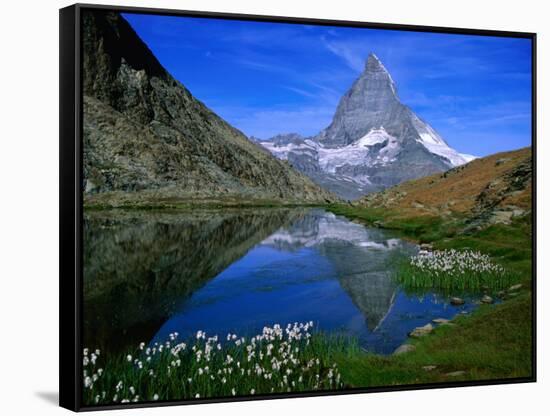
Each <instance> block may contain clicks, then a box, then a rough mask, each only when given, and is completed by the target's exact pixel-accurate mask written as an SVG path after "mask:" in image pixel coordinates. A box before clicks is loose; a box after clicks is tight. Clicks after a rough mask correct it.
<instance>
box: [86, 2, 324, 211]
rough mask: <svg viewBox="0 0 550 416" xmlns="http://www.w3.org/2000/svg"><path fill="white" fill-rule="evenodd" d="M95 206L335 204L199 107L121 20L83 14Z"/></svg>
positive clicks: (89, 180) (89, 193) (89, 178)
mask: <svg viewBox="0 0 550 416" xmlns="http://www.w3.org/2000/svg"><path fill="white" fill-rule="evenodd" d="M82 19H83V25H82V27H83V37H82V43H83V54H82V55H83V95H84V106H83V107H84V108H83V111H84V117H83V132H84V137H83V141H84V146H83V153H84V157H83V164H84V166H83V171H84V200H85V203H89V204H107V205H119V204H125V203H132V204H133V203H151V202H154V203H166V202H173V201H181V200H185V201H189V200H193V199H212V198H215V199H217V200H218V201H223V200H233V201H240V200H261V199H264V200H276V201H284V202H299V203H301V202H325V201H327V200H328V201H330V200H334V197H333V196H332V195H331V194H329V193H328V192H326V191H324V190H322V189H321V188H320V187H319V186H317V185H315V184H314V183H313V182H312V181H311V180H310V179H309V178H307V177H306V176H305V175H303V174H301V173H299V172H297V171H296V170H294V169H292V168H291V167H290V166H289V164H288V163H287V162H284V161H281V160H278V159H276V158H274V157H273V156H271V155H270V154H269V153H268V152H266V151H265V150H264V149H262V148H260V146H258V145H257V144H255V143H252V142H250V140H248V138H247V137H246V136H244V135H243V134H242V133H241V132H240V131H238V130H237V129H235V128H233V127H232V126H231V125H229V124H228V123H227V122H225V121H224V120H223V119H221V118H220V117H218V116H217V115H216V114H215V113H213V112H212V111H211V110H210V109H208V108H207V107H206V106H205V105H204V104H203V103H202V102H200V101H199V100H197V99H196V98H195V97H193V96H192V94H191V93H190V92H189V90H187V89H186V88H185V87H184V86H183V85H182V84H181V83H180V82H178V81H177V80H176V79H174V78H173V77H172V76H171V75H170V74H169V73H168V72H167V71H166V70H165V69H164V68H163V67H162V65H161V64H160V63H159V62H158V60H157V59H156V58H155V56H154V55H153V53H152V52H151V51H150V50H149V48H148V47H147V46H146V45H145V43H143V42H142V41H141V39H140V38H139V37H138V35H137V34H136V33H135V32H134V30H133V29H132V28H131V26H130V25H129V24H128V23H127V22H126V21H125V20H124V18H123V17H122V16H121V15H120V14H118V13H115V12H104V11H100V10H94V11H84V12H83V16H82Z"/></svg>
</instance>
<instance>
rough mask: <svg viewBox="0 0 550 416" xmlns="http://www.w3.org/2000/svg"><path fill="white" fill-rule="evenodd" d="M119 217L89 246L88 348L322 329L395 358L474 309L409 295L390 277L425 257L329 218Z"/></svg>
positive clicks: (292, 212)
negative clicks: (402, 263) (308, 326)
mask: <svg viewBox="0 0 550 416" xmlns="http://www.w3.org/2000/svg"><path fill="white" fill-rule="evenodd" d="M109 215H111V216H109ZM109 215H107V214H98V215H96V216H92V217H88V218H87V221H86V235H85V238H86V240H85V269H84V273H85V275H84V282H85V285H84V286H85V296H84V320H85V325H84V332H85V333H84V339H85V342H87V343H95V344H101V346H102V347H103V348H107V349H110V348H113V349H114V348H115V347H116V346H124V345H126V344H129V343H131V342H139V341H141V340H143V341H146V342H147V341H157V340H165V339H166V338H167V337H168V334H169V333H171V332H175V331H177V332H179V333H180V337H187V336H192V335H193V334H194V333H196V331H197V330H199V329H200V330H203V331H206V332H207V333H208V334H210V335H214V334H218V335H220V336H225V334H227V333H228V332H231V333H237V334H239V335H243V336H246V335H254V334H256V333H257V332H258V331H261V329H262V328H263V326H265V325H272V324H274V323H279V324H281V325H285V324H287V323H293V322H306V321H314V322H315V323H316V326H317V328H319V329H321V330H324V331H334V332H339V333H345V334H349V335H353V336H356V337H357V338H358V339H359V342H360V344H361V346H362V347H363V348H364V349H366V350H369V351H373V352H378V353H384V354H386V353H391V352H392V351H393V350H394V349H395V348H397V347H398V346H399V345H401V344H402V343H403V342H404V341H405V340H406V338H407V333H408V332H410V331H411V330H412V329H413V328H415V327H417V326H421V325H425V324H426V323H428V322H430V321H431V320H432V319H434V318H440V317H442V318H451V317H453V316H454V315H456V314H457V313H459V312H461V311H468V310H470V309H472V308H473V307H474V305H473V304H472V303H467V304H466V305H464V306H462V307H455V306H451V305H450V304H449V303H448V300H447V299H446V298H442V297H439V296H438V295H436V294H432V293H429V292H428V293H425V294H423V295H421V296H419V295H407V294H405V293H404V292H403V291H402V290H401V289H400V288H399V287H398V285H397V284H396V283H395V282H394V280H393V279H392V274H393V272H394V267H395V264H396V262H397V261H398V260H399V259H400V258H403V257H405V256H410V255H412V254H414V253H416V251H417V247H416V246H415V245H413V244H411V243H408V242H405V241H403V240H400V239H398V238H396V237H395V235H393V234H392V233H390V232H387V231H383V230H380V229H376V228H368V227H365V226H363V225H360V224H357V223H354V222H351V221H349V220H347V219H345V218H344V217H339V216H335V215H333V214H331V213H329V212H326V211H324V210H321V209H288V210H279V209H265V210H239V211H228V210H224V211H203V212H198V211H194V212H193V213H189V214H181V213H172V214H168V213H163V214H125V215H126V217H124V216H123V217H122V218H121V217H120V216H119V215H117V214H109Z"/></svg>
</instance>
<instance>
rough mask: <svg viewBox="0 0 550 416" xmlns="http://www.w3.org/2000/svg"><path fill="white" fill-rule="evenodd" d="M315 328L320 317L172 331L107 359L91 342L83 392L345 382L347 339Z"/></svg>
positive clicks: (199, 391)
mask: <svg viewBox="0 0 550 416" xmlns="http://www.w3.org/2000/svg"><path fill="white" fill-rule="evenodd" d="M312 328H313V322H307V323H294V324H288V325H287V326H286V327H282V326H280V325H277V324H276V325H273V326H272V327H268V326H266V327H264V328H263V330H262V332H261V333H260V334H258V335H255V336H253V337H249V338H246V337H240V336H238V335H237V334H231V333H229V334H227V336H225V337H223V339H221V338H220V337H218V336H217V335H215V336H208V335H207V334H206V333H205V332H204V331H198V332H197V333H196V335H195V336H194V337H193V338H192V339H189V340H186V341H187V342H180V341H179V340H178V334H177V333H173V334H170V337H169V340H168V341H166V342H164V343H158V342H155V343H154V344H152V345H150V346H146V345H145V344H144V343H141V344H140V345H139V347H138V348H137V349H136V351H131V352H128V353H125V354H123V355H120V356H117V357H105V358H104V360H102V362H100V361H101V360H99V359H98V358H99V351H97V354H95V353H94V354H93V355H92V356H90V352H89V350H88V349H84V353H83V386H84V399H85V402H86V403H87V404H111V403H131V402H137V401H156V400H176V399H192V398H210V397H222V396H239V395H257V394H269V393H288V392H299V391H315V390H321V389H330V390H334V389H339V388H342V387H343V383H342V381H341V376H340V372H339V371H338V368H337V366H336V364H333V363H331V362H330V361H329V360H330V355H329V351H330V352H334V351H335V350H338V349H339V348H340V349H341V350H344V348H345V346H344V344H343V343H342V342H341V340H338V341H337V340H335V339H331V338H327V337H325V336H323V335H322V334H312ZM92 357H95V358H94V359H93V362H92ZM100 366H101V367H100Z"/></svg>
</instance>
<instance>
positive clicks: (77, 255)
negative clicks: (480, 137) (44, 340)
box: [59, 4, 537, 411]
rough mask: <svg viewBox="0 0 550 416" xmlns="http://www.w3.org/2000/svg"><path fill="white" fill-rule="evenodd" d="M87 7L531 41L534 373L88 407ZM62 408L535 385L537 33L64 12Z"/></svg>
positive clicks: (67, 9)
mask: <svg viewBox="0 0 550 416" xmlns="http://www.w3.org/2000/svg"><path fill="white" fill-rule="evenodd" d="M83 10H111V11H118V12H124V13H146V14H157V15H170V16H183V17H196V18H217V19H225V20H241V21H258V22H282V23H295V24H308V25H326V26H341V27H356V28H374V29H389V30H398V31H414V32H434V33H446V34H466V35H478V36H493V37H512V38H524V39H529V40H531V45H532V50H531V52H532V91H531V93H532V107H531V108H532V114H531V117H532V119H531V120H532V137H531V143H532V153H533V188H532V189H533V191H532V201H533V207H532V209H533V222H532V236H533V241H532V243H533V262H532V273H533V276H532V288H531V289H532V293H533V299H532V316H533V326H532V345H533V348H532V376H531V377H521V378H507V379H495V380H483V381H468V382H453V381H449V382H445V383H433V384H416V385H414V384H412V385H402V386H387V387H376V388H351V389H347V390H337V391H336V390H335V391H328V390H324V391H315V392H307V393H288V394H271V395H257V396H244V397H221V398H206V399H202V398H201V399H195V400H175V401H166V402H139V403H128V404H125V405H124V406H121V405H109V406H103V405H101V406H84V405H83V403H82V385H81V374H82V359H81V355H80V354H81V351H82V343H81V339H82V322H81V317H82V312H81V307H82V301H83V296H82V275H83V270H82V255H83V252H82V248H83V247H82V246H83V241H82V239H83V236H82V226H83V197H82V191H83V189H82V183H83V173H82V134H83V132H82V116H83V112H82V99H83V97H82V85H81V70H82V67H81V60H82V56H81V14H82V11H83ZM59 32H60V44H59V66H60V71H59V77H60V78H59V85H60V90H59V102H60V105H59V127H60V130H59V131H60V133H59V158H60V159H59V186H60V188H59V189H60V194H59V207H60V208H59V224H60V225H59V236H60V246H59V315H60V319H59V328H60V332H59V333H60V338H59V363H60V366H59V404H60V406H62V407H64V408H67V409H70V410H73V411H89V410H107V409H120V408H144V407H159V406H170V405H183V404H198V403H219V402H235V401H248V400H265V399H281V398H296V397H311V396H328V395H342V394H357V393H373V392H390V391H402V390H420V389H433V388H452V387H467V386H481V385H495V384H510V383H528V382H535V381H536V380H537V376H536V371H537V365H536V358H537V357H536V327H537V325H536V303H537V302H536V300H537V293H536V206H537V204H536V176H537V175H536V136H537V129H536V127H537V119H536V116H537V107H536V105H537V98H536V63H537V62H536V59H537V58H536V56H537V54H536V39H537V35H536V33H528V32H509V31H496V30H482V29H464V28H448V27H436V26H416V25H404V24H389V23H372V22H357V21H342V20H329V19H315V18H305V17H283V16H263V15H249V14H235V13H216V12H201V11H184V10H172V9H157V8H144V7H121V6H106V5H93V4H75V5H72V6H69V7H65V8H62V9H60V11H59Z"/></svg>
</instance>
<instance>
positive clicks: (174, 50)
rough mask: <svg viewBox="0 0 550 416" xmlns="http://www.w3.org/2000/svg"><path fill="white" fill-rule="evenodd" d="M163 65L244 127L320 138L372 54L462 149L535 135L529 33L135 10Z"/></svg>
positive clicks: (477, 151) (511, 143) (405, 97)
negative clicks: (400, 28) (325, 23)
mask: <svg viewBox="0 0 550 416" xmlns="http://www.w3.org/2000/svg"><path fill="white" fill-rule="evenodd" d="M124 17H125V18H126V19H127V20H128V21H129V22H130V24H131V25H132V27H133V28H134V29H135V30H136V32H137V33H138V35H139V36H140V37H141V39H142V40H143V41H144V42H145V43H146V44H147V45H148V46H149V48H150V49H151V50H152V51H153V53H154V54H155V56H156V57H157V58H158V59H159V61H160V62H161V64H162V65H164V67H165V68H166V69H167V70H168V71H169V72H170V73H171V74H172V75H173V76H174V77H175V78H176V79H178V80H179V81H180V82H181V83H182V84H184V85H185V86H186V87H187V88H188V89H189V90H190V91H191V93H192V94H193V95H194V96H195V97H197V98H198V99H200V100H201V101H203V102H204V103H205V104H206V105H208V106H209V107H210V108H211V109H212V110H214V111H215V112H216V113H217V114H218V115H220V116H221V117H223V118H224V119H225V120H227V121H228V122H229V123H231V124H232V125H233V126H235V127H237V128H238V129H240V130H242V131H243V132H244V133H245V134H246V135H249V136H250V135H253V136H256V137H259V138H262V139H265V138H268V137H271V136H273V135H275V134H278V133H288V132H297V133H300V134H302V135H305V136H308V135H314V134H316V133H318V132H319V131H320V130H321V129H323V128H325V127H326V126H328V124H329V123H330V121H331V119H332V116H333V114H334V111H335V109H336V106H337V104H338V101H339V99H340V97H341V96H342V95H343V94H344V93H345V92H346V91H347V90H348V88H349V87H350V86H351V84H352V82H353V81H354V80H355V79H356V78H357V77H358V76H359V74H360V73H361V71H362V70H363V67H364V64H365V60H366V58H367V56H368V54H369V52H371V51H372V52H374V53H375V54H376V55H377V56H378V57H379V58H380V60H381V61H382V62H383V64H384V66H385V67H386V68H387V69H388V71H389V72H390V74H391V75H392V77H393V79H394V81H395V83H396V84H397V90H398V94H399V97H400V98H401V101H402V102H403V103H405V104H406V105H408V106H409V107H411V108H412V109H413V110H414V111H415V112H416V113H417V114H418V115H419V116H420V117H421V118H422V119H424V120H425V121H427V122H428V123H429V124H430V125H431V126H432V127H434V128H435V129H436V130H437V131H438V132H439V133H440V134H441V135H442V136H443V138H444V139H445V140H446V141H447V142H448V143H449V145H451V146H452V147H454V148H455V149H457V150H458V151H460V152H463V153H470V154H474V155H478V156H484V155H488V154H492V153H495V152H498V151H503V150H511V149H517V148H520V147H524V146H528V145H530V141H531V44H530V40H528V39H515V38H498V37H480V36H467V35H450V34H434V33H421V32H403V31H395V30H381V29H363V28H342V27H330V26H313V25H296V24H282V23H265V22H246V21H229V20H221V19H206V18H184V17H175V16H157V15H139V14H125V15H124Z"/></svg>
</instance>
